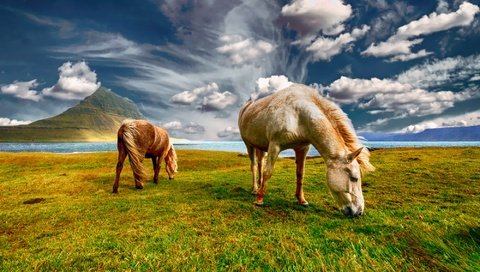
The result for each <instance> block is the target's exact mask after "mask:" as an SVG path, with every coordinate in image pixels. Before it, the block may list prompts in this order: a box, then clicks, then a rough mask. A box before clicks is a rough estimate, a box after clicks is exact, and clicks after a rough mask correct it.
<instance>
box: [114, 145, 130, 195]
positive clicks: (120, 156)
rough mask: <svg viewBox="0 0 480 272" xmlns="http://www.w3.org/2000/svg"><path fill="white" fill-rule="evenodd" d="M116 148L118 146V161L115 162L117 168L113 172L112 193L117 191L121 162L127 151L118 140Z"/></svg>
mask: <svg viewBox="0 0 480 272" xmlns="http://www.w3.org/2000/svg"><path fill="white" fill-rule="evenodd" d="M117 148H118V162H117V168H116V173H115V182H114V183H113V191H112V193H114V194H116V193H118V185H119V183H120V173H121V172H122V169H123V162H124V161H125V158H126V157H127V153H126V152H125V147H124V145H123V142H120V140H119V142H118V144H117Z"/></svg>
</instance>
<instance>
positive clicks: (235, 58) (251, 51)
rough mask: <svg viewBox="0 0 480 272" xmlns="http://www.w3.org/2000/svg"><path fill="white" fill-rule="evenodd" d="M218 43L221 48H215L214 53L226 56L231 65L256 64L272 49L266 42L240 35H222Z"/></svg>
mask: <svg viewBox="0 0 480 272" xmlns="http://www.w3.org/2000/svg"><path fill="white" fill-rule="evenodd" d="M220 41H221V42H222V46H220V47H217V48H216V51H217V52H218V53H220V54H222V55H225V56H227V57H228V59H229V60H230V62H231V63H232V64H233V65H243V64H252V63H253V64H255V63H258V62H259V61H261V60H262V59H263V58H264V57H265V55H266V54H268V53H270V52H272V51H273V49H274V46H273V45H272V44H270V43H268V42H266V41H262V40H258V41H255V40H253V39H251V38H248V39H246V38H243V37H242V36H240V35H223V36H221V37H220Z"/></svg>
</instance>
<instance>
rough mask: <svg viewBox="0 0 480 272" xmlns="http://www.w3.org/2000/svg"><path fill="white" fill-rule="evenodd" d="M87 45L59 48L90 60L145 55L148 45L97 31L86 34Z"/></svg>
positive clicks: (118, 35)
mask: <svg viewBox="0 0 480 272" xmlns="http://www.w3.org/2000/svg"><path fill="white" fill-rule="evenodd" d="M84 35H85V37H86V38H87V40H88V43H87V44H83V45H76V46H70V47H66V48H58V49H57V51H59V52H63V53H75V54H81V55H82V56H84V57H89V58H117V59H122V58H129V57H133V56H137V57H138V56H140V55H143V54H145V53H146V52H147V51H146V50H145V49H147V48H150V49H151V48H153V47H152V46H148V45H143V46H142V45H139V44H137V43H135V42H132V41H130V40H128V39H126V38H124V37H123V36H122V35H121V34H117V33H103V32H97V31H89V32H86V33H85V34H84Z"/></svg>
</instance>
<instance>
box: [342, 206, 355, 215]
mask: <svg viewBox="0 0 480 272" xmlns="http://www.w3.org/2000/svg"><path fill="white" fill-rule="evenodd" d="M342 212H343V214H344V215H346V216H352V215H353V210H352V208H350V207H349V206H347V207H345V208H344V209H343V210H342Z"/></svg>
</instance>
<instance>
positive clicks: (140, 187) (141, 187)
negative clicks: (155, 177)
mask: <svg viewBox="0 0 480 272" xmlns="http://www.w3.org/2000/svg"><path fill="white" fill-rule="evenodd" d="M135 188H137V189H143V186H135Z"/></svg>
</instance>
